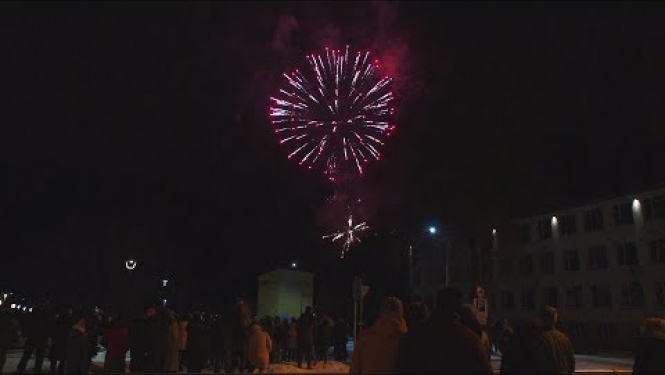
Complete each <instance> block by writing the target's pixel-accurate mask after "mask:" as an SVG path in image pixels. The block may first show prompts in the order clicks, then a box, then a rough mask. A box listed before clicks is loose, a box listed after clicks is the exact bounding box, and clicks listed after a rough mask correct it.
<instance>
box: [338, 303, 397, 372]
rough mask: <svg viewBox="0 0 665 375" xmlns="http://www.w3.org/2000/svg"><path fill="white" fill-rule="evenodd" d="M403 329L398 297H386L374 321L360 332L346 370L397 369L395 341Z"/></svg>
mask: <svg viewBox="0 0 665 375" xmlns="http://www.w3.org/2000/svg"><path fill="white" fill-rule="evenodd" d="M406 332H407V327H406V321H405V320H404V310H403V307H402V301H400V300H399V299H397V298H395V297H388V298H387V299H386V300H385V301H384V302H383V305H382V306H381V309H380V311H379V317H378V318H377V320H376V322H375V323H374V325H373V326H372V327H371V328H368V329H367V330H365V331H364V332H363V333H361V334H360V337H359V338H358V342H357V343H356V345H355V348H354V350H353V357H352V359H351V368H350V369H349V373H350V374H395V373H397V360H398V353H399V343H400V340H401V339H402V337H404V335H406Z"/></svg>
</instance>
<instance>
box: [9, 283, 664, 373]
mask: <svg viewBox="0 0 665 375" xmlns="http://www.w3.org/2000/svg"><path fill="white" fill-rule="evenodd" d="M405 310H406V311H405ZM476 316H477V315H476V313H475V311H474V309H473V307H472V306H470V305H468V304H464V303H463V298H462V295H461V294H460V293H459V292H458V291H456V290H454V289H451V288H446V289H444V290H442V291H441V292H440V293H439V295H438V296H437V305H436V306H435V308H434V309H433V310H430V308H428V306H426V305H425V304H423V303H420V302H414V303H410V304H408V305H407V306H406V308H405V307H404V306H403V304H402V301H400V300H399V299H397V298H395V297H390V298H387V299H386V300H385V301H384V302H383V304H382V306H381V308H380V311H379V315H378V318H377V319H376V320H375V321H374V322H372V324H371V326H370V327H369V328H367V329H365V330H364V331H363V332H362V333H361V334H360V335H359V337H358V339H357V341H356V342H355V343H354V351H353V354H352V356H351V360H350V367H349V372H350V373H351V374H388V373H404V374H416V373H417V374H434V373H437V374H491V373H492V372H493V370H492V366H491V355H492V354H493V353H495V352H498V353H500V354H501V359H500V373H502V374H572V373H574V372H575V356H574V351H573V346H572V344H571V342H570V341H569V339H568V338H567V337H566V335H565V334H564V333H562V332H561V331H559V330H558V329H557V328H556V326H557V320H558V312H557V310H556V309H555V308H554V307H551V306H545V307H544V308H542V309H541V310H539V311H538V313H536V314H534V315H533V316H532V317H531V319H529V320H528V321H526V322H523V323H521V324H519V325H517V326H516V327H515V328H513V327H512V326H511V325H510V324H509V323H508V322H507V321H504V322H503V323H502V324H498V325H497V327H498V328H499V330H500V334H499V335H496V337H494V339H493V340H490V338H489V337H488V335H487V332H486V329H485V328H484V327H483V326H482V325H481V324H480V322H479V321H478V319H477V317H476ZM349 330H350V327H349V325H348V324H346V323H345V322H344V320H343V319H337V320H336V321H335V320H333V319H332V318H331V317H328V316H318V315H316V314H315V313H314V311H313V309H312V307H310V306H308V307H306V309H305V311H304V313H303V314H301V316H300V317H298V318H296V317H292V318H291V319H282V318H280V317H277V316H275V317H263V318H262V319H256V318H255V317H254V316H253V315H252V313H251V311H250V309H249V307H248V306H247V305H246V304H245V302H244V300H243V299H242V298H237V299H236V301H235V303H234V304H233V306H232V307H230V308H229V309H228V310H227V311H225V312H224V313H222V314H212V313H210V312H206V311H194V312H193V313H191V314H187V315H183V316H178V315H177V314H176V313H175V312H174V311H173V310H170V309H167V308H154V307H149V308H147V310H146V311H145V312H142V313H141V314H140V315H139V316H136V317H133V318H132V319H129V320H127V319H123V317H122V316H119V315H117V314H113V313H111V312H108V311H101V310H98V309H92V310H83V309H71V308H61V309H54V308H53V307H52V306H49V305H48V304H47V303H41V304H39V305H38V306H36V307H35V308H34V311H32V312H30V313H27V314H22V315H20V316H17V315H16V314H15V313H14V312H13V311H12V310H11V309H8V308H6V307H3V306H0V371H1V370H2V369H3V367H4V365H5V361H6V357H7V351H8V349H9V348H10V347H11V346H12V344H13V343H14V342H16V339H17V337H18V335H19V332H20V335H21V336H22V337H24V339H25V341H24V345H23V353H22V356H21V359H20V361H19V363H18V366H17V368H16V372H17V373H24V372H25V371H26V366H27V363H28V361H29V359H30V358H31V357H32V356H33V354H34V356H35V362H34V363H35V373H40V372H41V371H42V367H43V362H44V359H45V358H48V359H49V360H50V370H51V373H54V374H55V373H68V374H87V373H89V372H90V370H91V365H92V359H93V358H94V357H95V356H96V355H97V354H98V352H99V351H100V348H104V349H103V350H104V352H105V356H104V363H103V370H104V372H106V373H125V372H126V371H129V372H132V373H177V372H181V371H187V372H188V373H201V372H202V370H203V369H209V370H212V371H214V372H215V373H220V372H222V371H223V372H224V373H243V372H259V373H264V372H267V370H268V368H269V366H270V364H274V363H284V362H292V363H294V364H297V366H298V367H299V368H302V367H303V365H306V366H307V368H309V369H312V368H313V366H314V365H316V363H317V362H318V361H321V362H323V364H324V366H325V365H326V364H327V363H328V361H329V359H331V358H330V355H329V354H330V353H332V355H333V358H334V359H335V360H336V361H347V359H348V358H347V357H348V354H347V340H348V337H349ZM493 336H494V335H493ZM491 341H494V343H491ZM635 348H636V349H635V364H634V371H633V373H635V374H657V373H665V359H664V357H663V356H662V353H663V350H665V320H663V319H655V318H653V319H648V320H647V321H646V322H645V326H644V332H643V335H641V336H640V337H638V338H637V340H636V346H635ZM128 360H129V361H128Z"/></svg>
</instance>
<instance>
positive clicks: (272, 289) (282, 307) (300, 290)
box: [257, 269, 314, 319]
mask: <svg viewBox="0 0 665 375" xmlns="http://www.w3.org/2000/svg"><path fill="white" fill-rule="evenodd" d="M313 296H314V274H313V273H311V272H305V271H300V270H296V269H278V270H275V271H271V272H268V273H266V274H263V275H261V276H259V293H258V306H257V316H259V317H264V316H267V315H269V316H279V317H281V318H287V319H291V317H299V316H300V314H301V313H302V312H303V311H304V310H305V307H307V306H312V302H313Z"/></svg>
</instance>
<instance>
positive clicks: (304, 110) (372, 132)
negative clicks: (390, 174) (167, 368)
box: [269, 46, 395, 181]
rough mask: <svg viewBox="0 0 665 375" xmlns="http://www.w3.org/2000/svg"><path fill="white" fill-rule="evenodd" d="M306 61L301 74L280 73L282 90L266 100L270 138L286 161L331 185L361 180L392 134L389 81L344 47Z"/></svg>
mask: <svg viewBox="0 0 665 375" xmlns="http://www.w3.org/2000/svg"><path fill="white" fill-rule="evenodd" d="M354 55H355V56H354ZM306 61H307V65H306V68H305V69H303V70H302V71H301V70H298V69H296V70H294V71H293V72H291V73H289V74H287V73H284V77H285V83H284V86H283V87H282V88H281V89H280V90H279V91H278V94H277V96H275V97H271V98H270V99H271V104H270V113H269V114H270V118H271V121H272V124H273V128H274V132H275V134H276V135H277V137H278V138H279V141H280V143H281V144H282V145H283V146H284V147H286V148H287V151H288V156H289V158H295V159H296V160H298V161H299V163H300V165H302V166H304V167H307V168H308V169H313V168H315V169H320V170H322V171H323V173H324V174H325V175H326V176H327V177H328V178H329V179H330V180H333V181H334V180H335V178H336V177H339V176H341V175H343V174H356V175H358V174H359V175H362V174H363V172H364V169H363V166H364V164H365V163H368V162H370V161H371V160H379V157H380V151H379V149H380V148H381V147H383V146H384V144H385V141H386V138H388V137H389V136H390V135H391V134H392V133H393V131H394V130H395V125H394V122H393V121H394V113H395V112H394V96H393V93H392V91H391V82H392V79H391V78H390V77H382V76H380V75H379V73H378V71H379V65H378V61H376V60H373V59H371V58H370V53H369V52H356V53H355V54H354V53H351V52H350V51H349V46H346V49H345V51H339V50H331V49H328V48H326V51H325V54H323V55H308V56H307V59H306Z"/></svg>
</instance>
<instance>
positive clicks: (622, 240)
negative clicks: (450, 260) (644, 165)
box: [489, 189, 665, 351]
mask: <svg viewBox="0 0 665 375" xmlns="http://www.w3.org/2000/svg"><path fill="white" fill-rule="evenodd" d="M504 234H505V236H504ZM492 254H493V255H494V256H493V257H492V262H493V263H494V264H493V268H494V270H493V272H492V276H491V278H492V280H491V281H489V284H490V285H491V287H490V288H489V290H490V292H491V298H490V314H491V316H492V319H500V318H503V317H506V318H508V319H509V320H514V321H518V320H523V319H526V318H527V317H529V316H530V315H531V314H533V313H534V311H535V309H536V308H538V307H540V306H543V305H545V304H547V305H552V306H555V307H557V308H558V310H559V315H560V322H561V326H562V328H563V329H564V331H566V332H567V333H568V335H569V337H570V338H571V339H572V340H573V342H574V345H575V347H576V349H577V350H580V351H584V350H612V349H617V350H628V349H631V348H632V346H633V337H634V335H635V334H636V333H637V332H638V329H639V327H640V325H641V323H642V321H643V319H644V318H645V317H649V316H656V315H663V316H665V189H658V190H651V191H646V192H643V193H639V194H635V195H629V196H622V197H618V198H615V199H609V200H605V201H601V202H596V203H591V204H587V205H584V206H578V207H573V208H568V209H561V210H557V211H555V212H549V213H547V214H543V215H538V216H533V217H530V218H524V219H519V220H515V221H513V222H511V223H510V224H509V225H507V226H505V227H504V228H499V229H498V240H497V246H496V251H495V252H492Z"/></svg>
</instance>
